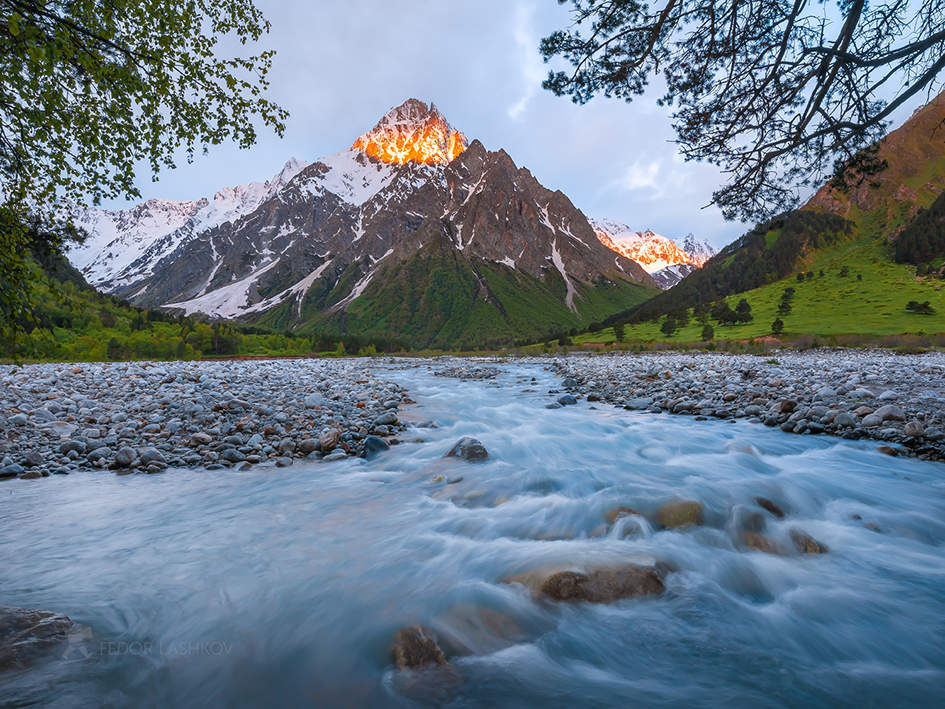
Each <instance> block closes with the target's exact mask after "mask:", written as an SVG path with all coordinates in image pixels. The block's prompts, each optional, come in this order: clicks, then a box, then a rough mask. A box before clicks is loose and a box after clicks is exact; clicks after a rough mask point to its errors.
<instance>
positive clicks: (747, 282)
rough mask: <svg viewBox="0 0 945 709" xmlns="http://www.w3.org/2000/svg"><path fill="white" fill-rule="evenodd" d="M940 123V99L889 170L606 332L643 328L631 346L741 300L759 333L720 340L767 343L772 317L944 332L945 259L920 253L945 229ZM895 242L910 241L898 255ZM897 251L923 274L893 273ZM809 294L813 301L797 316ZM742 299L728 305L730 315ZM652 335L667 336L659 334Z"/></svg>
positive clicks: (742, 331)
mask: <svg viewBox="0 0 945 709" xmlns="http://www.w3.org/2000/svg"><path fill="white" fill-rule="evenodd" d="M943 121H945V95H941V96H938V97H937V98H936V99H934V100H933V101H931V102H930V103H929V104H927V105H926V106H924V107H923V108H921V109H919V110H918V111H916V112H915V113H914V114H913V116H912V117H911V118H910V119H909V120H907V121H906V122H905V123H904V124H903V125H902V126H901V127H899V128H897V129H896V130H894V131H892V132H891V133H890V134H889V135H888V136H887V137H886V138H884V139H883V140H882V141H880V143H879V145H878V146H877V153H876V154H877V156H878V157H879V158H880V159H883V160H885V161H886V162H887V168H886V169H885V170H883V171H881V172H880V173H878V174H876V175H872V176H868V177H866V178H865V179H864V180H863V181H862V182H860V183H857V182H856V179H855V178H856V175H855V174H854V176H853V177H854V180H853V181H852V184H853V186H852V187H851V188H849V189H843V188H841V187H838V186H837V185H836V184H827V185H824V187H822V188H821V189H820V190H819V191H818V192H817V193H816V194H815V195H814V196H813V197H812V198H811V200H810V201H809V202H808V204H806V205H805V206H804V207H803V208H802V209H801V210H798V211H795V212H791V213H788V214H785V215H782V216H780V217H778V218H776V219H775V220H772V221H771V222H769V223H766V224H762V225H759V226H758V227H756V228H755V229H753V230H752V231H750V232H749V233H748V234H746V235H745V236H743V237H741V238H740V239H738V240H737V241H735V242H733V243H732V244H730V245H729V246H727V247H726V248H725V249H723V250H722V251H721V252H720V253H719V254H718V255H717V256H715V257H713V258H712V259H710V260H709V261H708V262H707V263H706V265H705V267H704V268H703V269H702V270H700V271H696V272H694V273H693V274H691V275H690V276H688V277H687V278H685V279H684V280H683V281H682V282H680V283H679V285H677V286H676V287H674V288H672V289H671V290H669V291H667V292H665V293H662V294H660V295H659V296H657V297H656V298H654V299H653V300H652V301H649V302H647V303H644V304H642V305H641V306H638V307H636V308H634V309H631V310H630V311H628V312H626V313H623V314H622V315H619V316H615V317H613V318H611V319H610V320H609V322H617V321H628V322H631V323H635V324H638V326H639V327H638V328H634V332H633V335H632V336H641V337H643V336H647V335H648V336H653V335H654V332H653V331H652V329H653V327H652V325H651V324H644V323H647V321H649V322H650V323H652V322H654V321H655V320H656V319H658V318H660V317H661V316H663V315H665V314H667V313H673V312H678V311H679V310H680V309H683V308H692V307H693V306H695V305H697V304H699V303H707V302H711V301H715V300H718V299H720V298H726V297H730V296H738V298H741V297H744V298H746V300H748V302H749V304H750V305H751V306H752V308H753V309H754V310H759V308H760V312H756V313H755V319H754V321H753V322H752V323H748V324H743V325H736V326H732V327H725V328H724V329H721V330H717V332H716V336H724V337H754V336H759V335H765V334H769V333H770V332H771V324H772V322H773V320H774V319H775V318H780V319H781V320H782V321H783V323H784V331H785V332H786V333H789V334H792V335H800V334H817V335H842V334H857V333H863V334H875V335H890V334H897V333H920V332H923V333H937V332H942V331H945V318H943V317H942V314H943V313H945V298H943V293H942V291H943V282H942V280H941V279H942V276H943V269H942V263H943V261H945V252H943V251H942V249H941V248H938V249H937V248H936V247H934V246H933V245H931V244H929V249H925V248H924V247H923V248H922V249H919V248H918V247H916V245H915V244H916V242H921V244H925V243H926V242H922V239H923V238H926V239H927V238H928V237H929V235H930V234H931V233H932V230H935V229H942V228H943V226H942V220H941V219H939V221H938V222H936V216H935V215H936V214H938V211H937V210H938V209H939V208H940V205H939V206H936V205H937V204H938V202H939V200H942V197H941V195H942V194H943V193H945V130H943V128H942V126H943ZM943 211H945V210H943ZM936 224H937V225H938V226H936ZM936 233H937V232H936ZM900 239H904V240H905V242H904V243H903V244H902V245H900V244H899V240H900ZM906 242H907V243H906ZM921 244H920V245H921ZM941 244H942V245H943V246H945V240H943V241H942V242H941ZM897 253H898V254H899V258H898V260H899V261H910V262H913V263H919V264H920V265H921V269H920V270H919V272H917V269H916V267H915V266H904V265H898V264H896V263H894V259H895V257H896V255H897ZM907 254H912V255H913V256H910V257H907ZM799 272H800V273H801V275H800V276H798V275H797V274H798V273H799ZM821 273H823V275H821ZM804 274H812V275H813V277H810V278H809V277H807V276H805V275H804ZM787 288H793V289H794V290H795V291H796V292H797V297H798V299H799V300H798V302H797V303H795V304H794V305H793V306H792V309H791V310H790V312H789V313H786V314H785V313H780V312H778V310H777V308H778V305H779V303H780V298H781V296H782V294H783V293H784V291H785V290H786V289H787ZM802 293H807V294H808V296H809V297H808V298H806V299H805V303H806V304H805V305H804V307H799V306H800V295H801V294H802ZM735 300H736V298H735V297H732V298H731V303H732V305H734V301H735ZM910 300H915V301H917V302H919V303H922V302H925V301H929V303H930V305H931V307H932V309H933V310H934V311H936V312H935V314H932V315H927V316H923V315H921V314H918V315H917V314H914V313H913V312H911V311H908V310H906V307H905V306H906V305H907V304H908V302H909V301H910ZM808 308H810V310H808ZM657 327H658V326H657ZM689 327H690V328H694V327H695V326H694V325H690V326H689ZM699 327H700V328H701V324H700V326H699ZM686 332H689V333H690V334H692V332H691V330H687V331H686ZM656 336H661V335H659V334H658V331H657V334H656ZM694 339H699V338H698V336H696V337H695V338H694Z"/></svg>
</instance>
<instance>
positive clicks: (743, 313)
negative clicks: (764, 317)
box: [735, 298, 754, 323]
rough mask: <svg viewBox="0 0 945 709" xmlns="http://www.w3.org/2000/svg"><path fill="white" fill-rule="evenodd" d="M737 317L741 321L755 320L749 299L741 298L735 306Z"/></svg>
mask: <svg viewBox="0 0 945 709" xmlns="http://www.w3.org/2000/svg"><path fill="white" fill-rule="evenodd" d="M735 319H736V320H737V321H738V322H740V323H746V322H751V321H752V320H754V316H753V315H752V314H751V305H749V304H748V301H747V300H745V299H744V298H742V299H741V300H739V301H738V304H737V305H736V306H735Z"/></svg>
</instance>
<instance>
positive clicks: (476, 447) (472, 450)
mask: <svg viewBox="0 0 945 709" xmlns="http://www.w3.org/2000/svg"><path fill="white" fill-rule="evenodd" d="M446 457H447V458H462V459H463V460H468V461H471V462H476V461H480V460H485V459H486V458H488V457H489V451H487V450H486V447H485V446H484V445H482V442H481V441H478V440H476V439H475V438H472V437H470V436H463V437H462V438H460V439H459V440H458V441H456V443H455V445H453V447H452V448H450V449H449V452H447V454H446Z"/></svg>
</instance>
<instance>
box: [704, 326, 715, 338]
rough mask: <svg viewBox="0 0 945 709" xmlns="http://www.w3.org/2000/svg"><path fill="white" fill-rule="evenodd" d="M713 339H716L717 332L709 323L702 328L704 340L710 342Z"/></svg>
mask: <svg viewBox="0 0 945 709" xmlns="http://www.w3.org/2000/svg"><path fill="white" fill-rule="evenodd" d="M713 337H715V330H714V329H713V328H712V326H711V325H709V323H706V324H705V325H704V326H703V328H702V340H703V341H704V342H708V341H709V340H711V339H712V338H713Z"/></svg>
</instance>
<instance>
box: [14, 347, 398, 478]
mask: <svg viewBox="0 0 945 709" xmlns="http://www.w3.org/2000/svg"><path fill="white" fill-rule="evenodd" d="M364 363H365V360H351V359H348V360H345V359H330V360H324V359H303V360H269V361H231V362H130V363H129V362H122V363H102V364H69V365H63V364H36V365H28V366H25V367H10V366H7V367H0V408H2V409H3V411H4V412H5V414H4V417H3V420H2V421H0V459H2V460H0V478H13V477H20V478H26V479H29V478H40V477H46V476H48V475H50V474H68V473H70V472H73V471H77V470H88V469H110V470H114V471H116V472H117V473H119V474H124V473H130V472H149V473H154V472H160V471H162V470H165V469H166V468H168V467H202V468H206V469H209V470H215V469H223V468H229V467H249V466H251V465H255V464H259V463H264V462H270V463H274V464H275V465H277V466H280V467H287V466H289V465H291V464H292V463H293V462H294V461H296V460H299V459H310V460H312V459H324V460H340V459H343V458H345V457H348V456H355V455H360V456H364V457H368V456H371V455H374V454H375V453H377V452H380V451H382V450H386V449H387V448H388V447H389V446H390V443H393V442H394V441H396V434H397V433H398V432H399V431H400V430H401V429H402V426H401V424H400V423H399V419H398V417H397V410H398V408H399V407H400V405H401V404H402V403H404V402H405V401H406V400H407V399H406V397H405V392H404V390H403V389H402V388H401V387H399V386H397V385H396V384H392V383H390V382H387V381H379V380H377V379H375V378H374V377H373V375H371V374H370V373H369V372H367V371H366V368H365V367H364Z"/></svg>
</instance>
